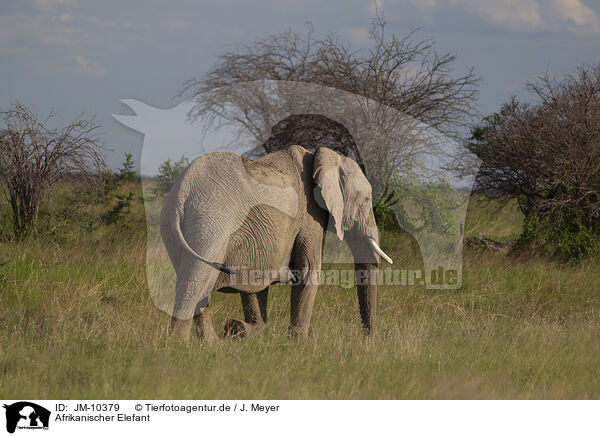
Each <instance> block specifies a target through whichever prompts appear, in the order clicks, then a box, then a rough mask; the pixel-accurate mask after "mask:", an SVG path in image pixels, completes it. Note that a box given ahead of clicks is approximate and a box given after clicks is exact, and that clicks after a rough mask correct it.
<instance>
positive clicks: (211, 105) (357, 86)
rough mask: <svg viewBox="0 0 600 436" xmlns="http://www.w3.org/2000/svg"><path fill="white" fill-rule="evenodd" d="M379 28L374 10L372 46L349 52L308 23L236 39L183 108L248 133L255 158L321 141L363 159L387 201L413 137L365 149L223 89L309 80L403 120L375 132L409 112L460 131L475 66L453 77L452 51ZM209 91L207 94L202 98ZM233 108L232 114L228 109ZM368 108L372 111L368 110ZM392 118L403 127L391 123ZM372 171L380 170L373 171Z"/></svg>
mask: <svg viewBox="0 0 600 436" xmlns="http://www.w3.org/2000/svg"><path fill="white" fill-rule="evenodd" d="M385 26H386V23H385V21H384V20H383V17H381V16H379V15H378V16H377V17H376V18H375V19H374V20H373V22H372V25H371V27H370V40H371V47H370V48H369V49H367V50H363V51H356V50H353V49H352V48H351V47H349V46H347V45H345V44H344V43H342V42H340V41H339V40H338V39H336V38H334V37H333V36H328V37H326V38H323V39H316V38H315V37H314V36H313V28H312V26H311V25H309V28H308V34H307V36H306V37H303V36H301V35H299V34H297V33H295V32H293V31H292V30H288V31H287V32H284V33H281V34H278V35H272V36H268V37H266V38H264V39H261V40H259V41H257V42H255V43H253V44H250V45H243V44H240V45H237V46H236V48H235V49H234V50H233V51H231V52H228V53H225V54H223V55H222V56H220V57H219V59H218V62H217V63H216V64H215V66H214V67H213V68H212V69H211V70H210V71H209V72H208V73H207V74H206V76H204V77H202V78H197V79H191V80H189V81H187V82H186V83H185V84H184V88H183V90H182V92H181V95H191V96H192V97H197V98H196V100H195V104H194V106H193V109H192V110H191V112H190V114H189V115H190V117H191V118H192V119H197V118H201V117H208V118H209V119H210V117H211V116H212V117H213V118H212V119H213V120H214V119H219V120H221V121H222V120H226V121H228V122H230V123H231V124H232V125H234V126H237V127H238V128H239V131H240V132H241V131H243V132H244V134H246V135H250V136H251V137H253V140H254V142H255V143H256V144H260V145H259V147H258V149H257V150H256V151H257V153H255V154H265V153H270V152H272V151H276V150H279V149H281V148H283V147H285V146H287V145H290V144H301V145H303V146H305V147H306V148H308V149H309V150H310V149H313V150H314V149H315V148H316V147H320V146H325V147H329V148H332V149H334V150H336V151H338V152H340V153H342V154H344V155H346V156H351V157H353V158H354V159H355V160H356V161H357V162H358V163H359V165H360V166H361V168H362V169H363V171H365V167H366V166H367V165H365V163H366V162H371V163H372V165H368V166H369V167H370V171H369V174H367V176H368V177H369V178H370V179H371V182H372V184H373V178H374V177H376V178H378V179H379V180H378V183H376V184H377V185H378V186H379V187H380V188H381V189H379V192H378V194H379V196H380V200H381V201H383V200H384V197H385V199H388V200H389V199H390V198H391V196H390V195H389V192H388V191H391V190H392V189H388V188H391V186H388V185H390V183H391V180H392V179H393V178H397V177H398V174H399V173H401V172H402V171H403V170H404V169H405V168H406V167H407V165H408V163H407V161H410V160H411V157H412V156H414V155H415V154H418V151H417V150H415V141H411V140H410V139H409V138H405V139H404V140H381V141H378V143H377V144H376V146H372V147H370V148H368V150H367V148H366V147H364V144H361V145H363V147H360V148H359V147H357V144H356V142H355V141H357V140H358V139H357V138H353V137H352V135H350V134H349V132H348V130H347V129H346V127H347V126H344V125H342V124H340V123H338V122H336V121H334V120H331V119H329V118H327V117H323V116H321V115H317V114H314V113H304V114H294V115H291V116H289V117H288V118H285V119H283V120H281V119H277V111H274V112H270V111H269V110H268V109H269V108H268V107H264V105H265V103H266V102H265V100H266V99H265V98H264V95H260V94H253V93H252V92H247V93H245V94H243V95H240V94H239V93H238V94H237V95H235V96H232V95H225V94H226V93H227V92H228V91H227V90H228V89H230V88H228V85H234V84H239V83H243V82H252V81H261V80H280V81H293V82H307V83H312V84H317V85H323V86H327V87H331V88H334V89H338V90H341V91H345V92H349V93H352V94H355V95H358V96H362V97H366V98H368V99H370V101H374V102H377V104H378V105H380V107H381V108H385V107H387V108H392V109H394V110H395V111H397V113H398V114H402V116H403V118H402V119H401V120H399V119H398V117H396V118H395V119H393V120H391V121H390V120H389V119H387V120H386V119H385V117H383V118H382V120H383V121H382V123H380V125H379V126H378V128H377V129H375V130H378V131H379V132H383V133H384V135H382V136H383V137H386V138H390V137H392V138H399V135H398V134H397V133H396V132H397V131H399V130H403V131H404V132H406V131H408V130H410V128H406V119H408V118H410V119H412V120H414V121H416V122H417V123H422V124H421V125H424V126H427V128H432V129H435V130H436V131H438V132H441V133H442V134H443V135H446V136H449V137H451V138H455V139H456V138H459V137H461V136H462V135H464V133H465V132H466V131H468V129H467V128H466V127H467V126H470V125H471V122H472V116H473V115H474V112H475V110H474V104H475V100H476V97H477V85H478V82H479V79H478V78H477V77H476V76H475V74H474V72H473V70H469V71H467V73H466V74H463V75H454V74H453V69H454V68H453V67H454V63H455V60H456V56H455V55H454V54H450V53H448V54H443V55H438V54H437V52H436V51H435V48H434V43H433V42H431V41H418V40H416V39H415V34H414V32H411V33H409V34H408V35H407V36H405V37H398V36H396V35H395V34H392V35H387V34H386V32H385ZM247 89H251V88H250V87H248V88H247ZM219 90H224V91H219ZM211 92H212V95H213V96H214V98H210V97H209V98H206V96H207V95H210V93H211ZM232 106H233V107H235V108H236V109H237V110H236V111H232V110H231V108H232ZM374 112H378V110H375V111H371V112H370V113H369V114H367V116H371V115H372V114H373V113H374ZM383 112H386V111H385V110H383ZM387 113H388V114H389V111H387ZM360 115H365V114H360ZM400 123H402V124H404V125H405V126H404V128H399V124H400ZM375 130H374V131H375ZM425 147H427V145H426V146H425ZM365 154H369V156H365ZM374 161H376V162H375V163H374V164H373V162H374ZM373 169H376V170H377V171H379V172H380V174H373V173H372V171H373ZM365 172H366V171H365ZM378 204H379V202H378Z"/></svg>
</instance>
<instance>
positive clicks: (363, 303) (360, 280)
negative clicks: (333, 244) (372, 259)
mask: <svg viewBox="0 0 600 436" xmlns="http://www.w3.org/2000/svg"><path fill="white" fill-rule="evenodd" d="M354 269H355V273H356V293H357V296H358V306H359V308H360V318H361V320H362V325H363V328H364V329H365V332H366V333H367V334H369V333H371V332H373V331H374V330H375V318H376V312H377V264H375V263H355V264H354Z"/></svg>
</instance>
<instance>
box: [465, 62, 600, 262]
mask: <svg viewBox="0 0 600 436" xmlns="http://www.w3.org/2000/svg"><path fill="white" fill-rule="evenodd" d="M528 87H529V89H530V90H531V91H533V92H534V93H535V94H536V95H537V96H538V99H539V101H538V102H537V103H536V104H533V105H530V104H523V103H521V102H519V101H517V99H516V98H513V99H512V100H511V101H510V102H508V103H506V104H505V105H503V107H502V109H501V110H500V111H499V112H498V113H495V114H493V115H491V116H489V117H486V118H485V119H484V120H483V122H482V123H481V124H480V125H478V126H476V127H475V128H474V129H473V136H472V141H471V142H470V143H469V144H468V148H469V149H470V150H471V151H472V152H473V153H475V154H476V155H477V156H478V157H479V158H480V159H481V160H482V162H483V163H482V166H481V168H480V172H479V176H478V180H477V183H478V188H479V189H480V190H482V191H484V192H485V193H486V194H488V195H491V196H496V197H501V196H509V197H513V198H517V199H518V201H519V206H520V208H521V211H522V212H523V214H524V215H525V225H524V227H523V232H522V235H521V238H520V240H519V244H517V245H518V247H520V248H525V247H530V248H534V249H538V248H539V249H541V251H543V252H546V253H549V254H551V255H555V256H558V257H560V258H563V259H567V260H568V259H573V260H577V259H580V258H581V257H583V256H586V255H587V254H589V253H590V252H592V251H593V250H594V247H595V246H596V245H597V241H598V240H600V225H599V224H598V221H599V219H600V172H599V168H600V64H598V65H595V66H582V67H580V68H579V69H578V70H577V74H575V75H568V76H566V77H565V78H564V79H563V80H562V81H558V82H557V81H554V80H552V79H550V78H549V76H548V75H546V76H545V77H542V78H539V79H538V80H537V81H535V82H531V83H529V84H528Z"/></svg>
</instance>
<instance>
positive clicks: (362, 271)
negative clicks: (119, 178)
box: [160, 145, 391, 338]
mask: <svg viewBox="0 0 600 436" xmlns="http://www.w3.org/2000/svg"><path fill="white" fill-rule="evenodd" d="M371 195H372V193H371V186H370V184H369V182H368V180H367V178H366V177H365V175H364V174H363V173H362V171H361V169H360V167H359V166H358V164H357V163H356V162H354V161H353V160H352V159H350V158H347V157H344V156H341V155H339V154H337V153H336V152H334V151H332V150H330V149H327V148H319V149H318V150H317V151H316V152H315V153H312V152H309V151H307V150H306V149H304V148H303V147H300V146H297V145H292V146H290V147H288V148H286V149H284V150H281V151H277V152H274V153H271V154H268V155H266V156H263V157H261V158H259V159H256V160H249V159H246V158H243V157H241V156H238V155H236V154H233V153H210V154H207V155H204V156H201V157H199V158H197V159H196V160H194V161H193V162H192V163H191V164H190V166H189V167H188V168H187V169H186V170H185V171H184V172H183V173H182V174H181V175H180V176H179V178H178V179H177V181H176V182H175V184H174V186H173V188H172V189H171V191H170V192H169V193H168V194H167V196H166V198H165V202H164V204H163V208H162V211H161V218H160V230H161V236H162V238H163V241H164V244H165V247H166V249H167V253H168V255H169V258H170V260H171V262H172V264H173V266H174V268H175V271H176V274H177V284H176V291H175V302H174V306H173V312H172V320H171V327H172V329H174V330H178V331H179V332H180V333H182V334H183V335H184V336H185V337H187V336H188V335H189V332H190V329H191V326H192V324H193V325H195V326H196V331H197V333H198V334H199V335H200V336H201V337H207V336H214V330H213V327H212V322H211V321H210V318H209V312H208V296H209V295H210V293H212V292H214V291H220V292H226V293H240V295H241V299H242V305H243V309H244V317H245V322H243V321H238V320H230V321H228V322H227V324H226V327H225V328H226V332H227V331H229V333H233V334H235V333H238V332H241V333H243V332H245V331H247V330H249V329H252V328H257V327H262V326H264V323H265V322H266V314H267V294H268V287H269V285H270V284H274V283H292V292H291V311H290V312H291V320H290V333H291V334H292V335H295V336H299V337H302V338H305V337H307V335H308V327H309V323H310V317H311V313H312V308H313V302H314V299H315V294H316V291H317V288H318V273H319V271H320V268H321V249H322V240H323V233H324V229H327V226H328V222H329V219H331V220H332V221H331V222H329V228H330V229H335V230H334V231H335V233H336V234H337V236H338V237H339V238H340V239H341V240H346V242H347V244H348V245H349V247H350V249H351V251H352V254H353V256H354V261H355V270H356V277H357V289H358V291H357V293H358V302H359V306H360V314H361V318H362V324H363V326H364V328H365V330H366V331H367V332H371V331H373V329H374V327H375V310H376V283H375V276H376V272H377V267H378V264H379V256H382V257H383V258H385V259H386V260H387V261H388V262H390V263H391V259H390V258H389V257H388V256H387V255H386V254H385V253H384V252H383V251H382V250H381V248H379V245H378V244H379V237H378V232H377V226H376V224H375V218H374V216H373V210H372V198H371ZM257 272H258V273H257ZM248 274H254V276H257V275H258V276H260V277H259V278H260V280H258V281H248V280H245V278H247V277H249V275H248ZM359 281H360V283H359ZM192 319H193V323H192Z"/></svg>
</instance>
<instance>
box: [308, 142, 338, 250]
mask: <svg viewBox="0 0 600 436" xmlns="http://www.w3.org/2000/svg"><path fill="white" fill-rule="evenodd" d="M340 176H341V156H340V155H339V154H337V153H336V152H335V151H333V150H330V149H328V148H324V147H321V148H319V149H318V150H317V151H316V153H315V160H314V164H313V180H314V182H315V185H316V186H315V199H316V200H317V203H318V204H319V206H321V207H322V208H323V209H327V210H328V211H329V214H330V216H331V219H333V224H334V227H335V233H336V234H337V236H338V238H340V240H343V239H344V231H343V228H342V219H343V216H344V197H343V194H342V185H341V177H340Z"/></svg>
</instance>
